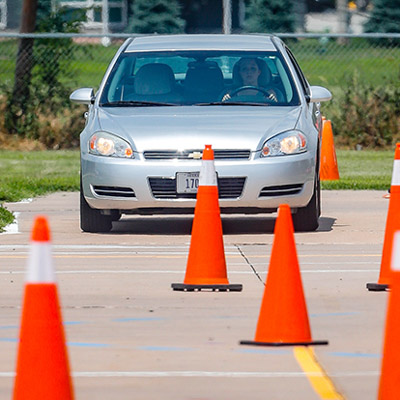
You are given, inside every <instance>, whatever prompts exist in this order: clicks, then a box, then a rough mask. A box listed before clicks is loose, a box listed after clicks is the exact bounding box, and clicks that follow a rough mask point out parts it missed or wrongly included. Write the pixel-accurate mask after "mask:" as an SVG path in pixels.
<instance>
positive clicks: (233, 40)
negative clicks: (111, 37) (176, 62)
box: [125, 34, 277, 52]
mask: <svg viewBox="0 0 400 400" xmlns="http://www.w3.org/2000/svg"><path fill="white" fill-rule="evenodd" d="M272 38H273V37H272V36H268V35H265V36H264V35H221V34H220V35H165V36H164V35H153V36H139V37H135V38H133V39H132V41H131V42H130V43H129V44H128V46H127V47H126V49H125V52H136V51H166V50H169V51H174V50H177V51H179V50H239V51H241V50H244V51H251V50H253V51H277V49H276V46H275V44H274V42H273V40H272Z"/></svg>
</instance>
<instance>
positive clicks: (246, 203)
mask: <svg viewBox="0 0 400 400" xmlns="http://www.w3.org/2000/svg"><path fill="white" fill-rule="evenodd" d="M200 167H201V161H200V160H190V161H188V160H184V161H180V160H168V161H155V160H152V161H149V160H144V159H140V158H139V159H117V158H112V157H100V156H94V155H91V154H87V153H85V154H82V155H81V170H82V188H83V193H84V196H85V198H86V201H87V202H88V204H89V205H90V207H92V208H96V209H100V210H120V212H122V213H135V212H137V213H142V212H146V209H147V210H148V211H149V210H151V213H154V214H156V213H158V212H165V211H166V210H168V209H169V210H170V211H174V209H175V211H179V209H181V211H184V209H193V208H194V207H195V204H196V200H195V198H159V197H158V198H157V197H155V194H154V193H153V191H152V188H151V185H150V178H165V180H166V181H169V182H170V183H172V182H174V179H175V177H176V173H177V172H198V171H200ZM215 168H216V171H217V174H218V178H219V179H227V178H244V180H243V179H242V180H243V182H244V184H243V189H242V190H241V193H240V194H239V195H238V196H236V195H234V197H230V198H220V208H221V212H224V210H227V211H228V210H229V212H237V213H241V212H246V210H250V209H251V210H252V212H257V210H259V212H273V211H275V210H276V209H277V208H278V207H279V205H280V204H283V203H285V204H288V205H289V206H290V207H291V208H298V207H305V206H306V205H307V204H308V202H309V201H310V199H311V196H312V194H313V190H314V179H315V170H316V168H315V156H313V155H312V154H311V153H310V152H305V153H302V154H297V155H291V156H281V157H274V158H270V159H267V158H259V157H257V153H256V155H255V156H254V155H253V157H252V159H250V160H240V161H238V160H236V161H228V160H217V161H215ZM227 182H229V181H226V182H225V183H227ZM228 185H229V183H228ZM99 188H100V189H99ZM269 188H273V190H269ZM287 188H292V189H293V190H292V189H289V190H287ZM192 197H194V196H192ZM228 197H229V196H228Z"/></svg>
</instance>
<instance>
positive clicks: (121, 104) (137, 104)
mask: <svg viewBox="0 0 400 400" xmlns="http://www.w3.org/2000/svg"><path fill="white" fill-rule="evenodd" d="M177 105H178V104H174V103H163V102H158V101H132V100H130V101H123V100H120V101H111V102H109V103H101V104H100V106H102V107H132V106H133V107H159V106H177Z"/></svg>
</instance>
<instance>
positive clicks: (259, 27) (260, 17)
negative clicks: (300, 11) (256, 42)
mask: <svg viewBox="0 0 400 400" xmlns="http://www.w3.org/2000/svg"><path fill="white" fill-rule="evenodd" d="M246 16H247V17H246V22H245V28H246V30H248V31H249V32H260V33H261V32H267V33H283V32H294V30H295V17H294V13H293V4H292V1H287V0H250V2H249V4H248V6H247V8H246Z"/></svg>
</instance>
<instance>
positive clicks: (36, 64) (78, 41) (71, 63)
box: [0, 33, 400, 90]
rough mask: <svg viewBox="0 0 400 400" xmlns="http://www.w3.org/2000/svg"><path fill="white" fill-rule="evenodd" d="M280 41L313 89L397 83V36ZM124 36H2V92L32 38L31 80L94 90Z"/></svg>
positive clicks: (289, 36) (399, 49) (295, 37)
mask: <svg viewBox="0 0 400 400" xmlns="http://www.w3.org/2000/svg"><path fill="white" fill-rule="evenodd" d="M279 36H280V37H281V38H282V39H283V40H284V41H285V42H286V43H287V44H288V45H289V47H290V48H291V49H292V52H293V53H294V55H295V56H296V57H297V60H298V62H299V64H300V66H301V67H302V69H303V70H304V72H305V75H306V76H307V77H308V80H309V81H310V83H311V84H314V85H326V86H328V87H329V88H333V90H335V89H334V88H336V87H338V88H340V87H341V85H343V84H344V80H345V79H346V78H347V77H349V76H352V75H353V74H358V75H359V76H360V79H363V80H366V81H367V82H371V83H373V84H383V83H385V82H387V81H388V80H390V81H393V82H396V81H397V82H398V81H399V76H400V34H397V35H396V34H363V35H350V34H349V35H341V34H325V35H320V34H303V35H296V34H281V35H279ZM126 37H128V36H127V35H120V34H114V35H109V36H108V37H107V38H105V37H103V36H102V35H80V34H32V35H30V34H24V35H21V34H20V35H18V34H4V33H3V34H1V33H0V82H1V85H2V88H1V90H4V86H9V87H10V86H12V85H13V83H14V79H15V67H16V60H17V56H18V45H19V41H20V40H29V39H31V40H32V39H33V40H32V43H33V54H32V57H33V58H32V59H31V62H32V65H31V66H32V67H33V69H32V74H33V76H35V75H37V74H40V73H41V74H44V73H47V75H48V76H47V79H49V80H50V81H51V79H52V78H54V75H56V74H58V76H57V78H58V79H60V80H61V82H63V83H64V84H66V85H68V86H70V87H71V88H73V87H77V86H90V87H92V86H93V87H97V86H98V85H99V83H100V81H101V78H102V76H103V74H104V72H105V70H106V67H107V65H108V63H109V62H110V60H111V58H112V57H113V55H114V54H115V52H116V51H117V49H118V47H119V46H120V45H121V43H122V42H123V40H124V39H125V38H126ZM102 43H105V44H106V46H105V45H103V44H102ZM26 65H27V67H29V66H30V64H26ZM52 75H53V76H52Z"/></svg>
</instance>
